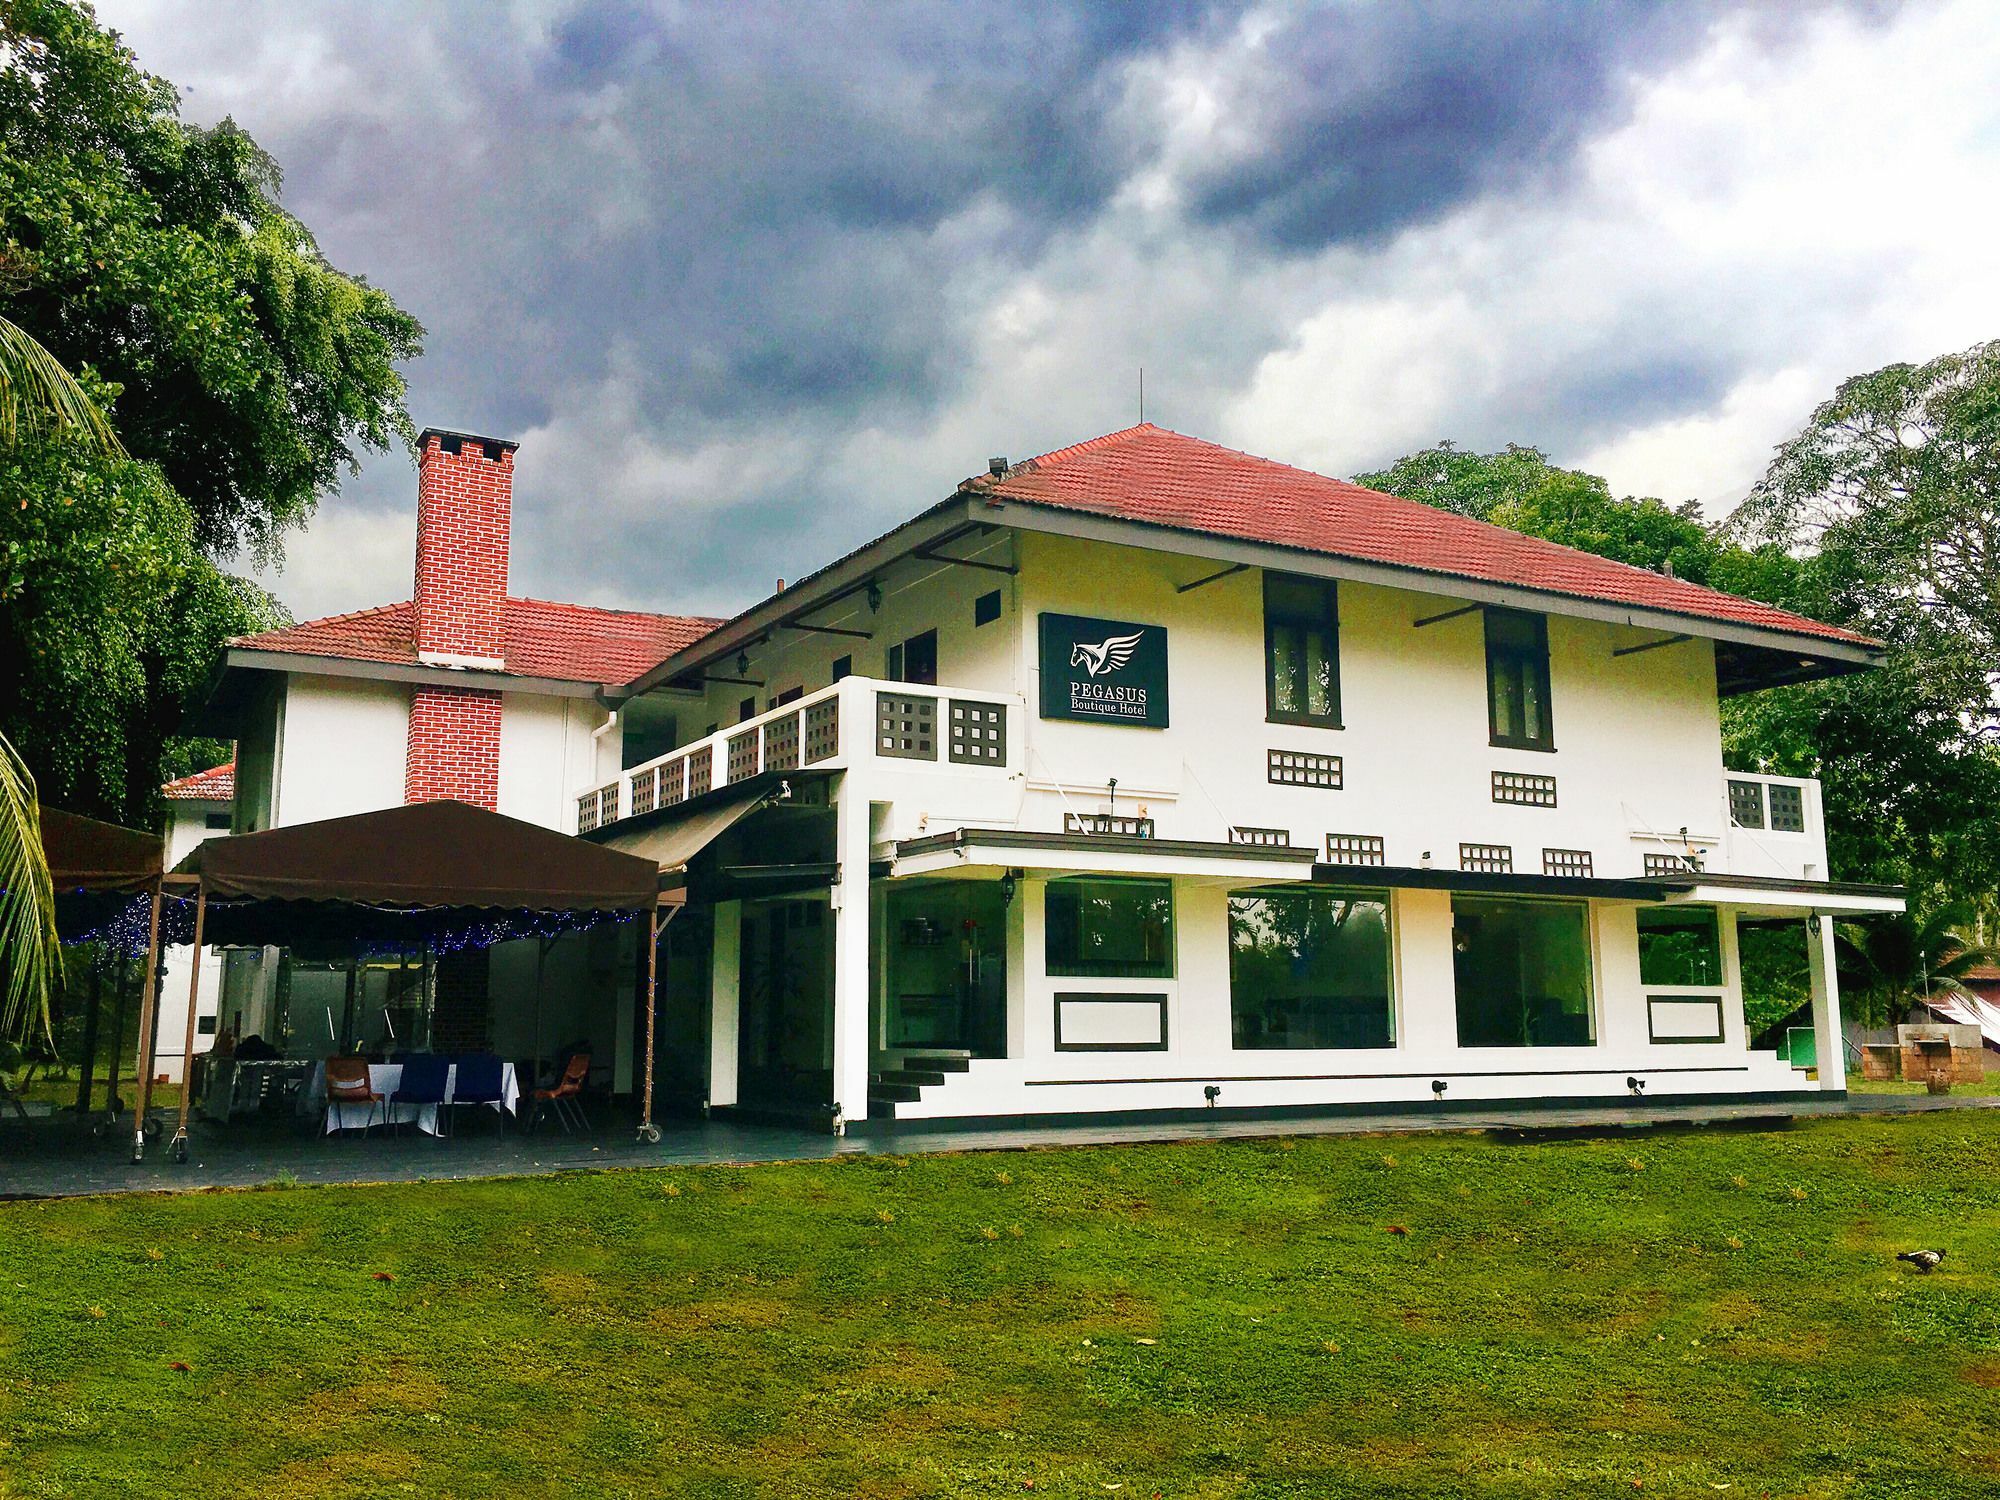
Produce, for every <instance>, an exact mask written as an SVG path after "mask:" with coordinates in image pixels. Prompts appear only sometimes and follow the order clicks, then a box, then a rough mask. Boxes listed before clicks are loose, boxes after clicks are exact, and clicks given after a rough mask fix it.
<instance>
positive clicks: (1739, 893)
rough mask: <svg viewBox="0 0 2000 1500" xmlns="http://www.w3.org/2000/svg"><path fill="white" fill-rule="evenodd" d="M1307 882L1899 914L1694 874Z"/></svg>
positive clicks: (1367, 873)
mask: <svg viewBox="0 0 2000 1500" xmlns="http://www.w3.org/2000/svg"><path fill="white" fill-rule="evenodd" d="M1312 878H1313V879H1314V880H1315V881H1317V882H1319V883H1321V884H1324V885H1344V886H1361V887H1363V888H1368V889H1380V888H1395V889H1398V890H1418V891H1464V892H1466V893H1468V894H1471V893H1477V894H1481V895H1495V896H1503V895H1515V896H1575V897H1594V898H1596V899H1599V900H1606V901H1657V902H1670V903H1674V902H1678V903H1687V904H1691V905H1694V904H1698V905H1705V906H1710V905H1712V906H1733V907H1737V908H1738V909H1740V910H1745V911H1753V912H1759V913H1768V914H1770V915H1774V916H1806V915H1809V914H1811V913H1813V912H1820V913H1823V914H1830V915H1831V914H1846V913H1854V914H1856V915H1860V914H1863V913H1867V912H1895V911H1901V910H1902V909H1903V891H1902V888H1901V887H1900V886H1893V885H1862V884H1857V883H1853V882H1842V881H1831V880H1782V879H1767V878H1764V877H1761V876H1750V875H1714V874H1706V873H1700V872H1696V873H1690V874H1686V875H1669V876H1648V877H1645V878H1642V879H1629V880H1619V879H1608V878H1607V879H1599V878H1596V877H1592V876H1587V875H1581V876H1579V875H1534V874H1529V873H1526V872H1521V873H1511V872H1509V873H1501V872H1497V871H1484V870H1441V869H1427V868H1423V867H1420V866H1413V865H1329V864H1316V865H1314V866H1313V873H1312Z"/></svg>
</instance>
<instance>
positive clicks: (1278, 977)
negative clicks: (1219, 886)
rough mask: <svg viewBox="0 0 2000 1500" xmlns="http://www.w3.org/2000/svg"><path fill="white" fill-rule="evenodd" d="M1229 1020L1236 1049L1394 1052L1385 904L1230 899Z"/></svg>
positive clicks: (1350, 895)
mask: <svg viewBox="0 0 2000 1500" xmlns="http://www.w3.org/2000/svg"><path fill="white" fill-rule="evenodd" d="M1229 1011H1230V1022H1231V1033H1232V1035H1233V1037H1234V1041H1235V1045H1236V1046H1237V1047H1238V1048H1239V1049H1248V1050H1261V1049H1266V1048H1270V1049H1277V1048H1311V1047H1389V1046H1393V1045H1394V1044H1395V1000H1394V997H1393V992H1392V988H1391V978H1390V964H1389V903H1388V899H1387V897H1386V896H1384V895H1383V894H1382V893H1381V892H1379V891H1378V892H1374V893H1368V892H1360V891H1338V890H1310V891H1268V892H1265V891H1256V892H1248V893H1245V894H1243V895H1240V896H1231V897H1230V898H1229Z"/></svg>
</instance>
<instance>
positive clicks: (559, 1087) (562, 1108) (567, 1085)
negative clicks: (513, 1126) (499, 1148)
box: [528, 1052, 590, 1135]
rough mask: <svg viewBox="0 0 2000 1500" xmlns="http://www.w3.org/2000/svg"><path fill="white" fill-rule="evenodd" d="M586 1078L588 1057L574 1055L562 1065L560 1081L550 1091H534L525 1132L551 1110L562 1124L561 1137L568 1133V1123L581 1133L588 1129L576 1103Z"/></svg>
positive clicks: (577, 1053)
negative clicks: (576, 1126)
mask: <svg viewBox="0 0 2000 1500" xmlns="http://www.w3.org/2000/svg"><path fill="white" fill-rule="evenodd" d="M589 1077H590V1054H589V1053H588V1052H574V1053H571V1054H570V1059H569V1061H568V1062H567V1063H565V1064H564V1065H563V1070H562V1077H561V1078H559V1079H557V1080H556V1083H555V1086H554V1087H553V1088H538V1089H536V1090H535V1108H534V1112H533V1113H532V1114H530V1115H529V1116H528V1129H530V1130H533V1129H534V1128H535V1121H537V1120H539V1119H541V1117H542V1111H543V1110H544V1109H553V1110H554V1111H555V1115H556V1119H558V1120H559V1121H561V1122H562V1128H563V1134H564V1135H568V1134H569V1133H570V1123H571V1121H574V1122H575V1123H576V1124H577V1125H578V1126H579V1127H581V1128H582V1129H584V1130H588V1129H590V1119H589V1117H588V1116H586V1115H585V1114H584V1112H583V1105H582V1104H581V1103H580V1102H579V1100H580V1098H581V1096H582V1094H583V1085H584V1080H585V1079H587V1078H589Z"/></svg>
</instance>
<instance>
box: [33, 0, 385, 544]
mask: <svg viewBox="0 0 2000 1500" xmlns="http://www.w3.org/2000/svg"><path fill="white" fill-rule="evenodd" d="M0 63H4V67H0V313H4V314H5V315H7V316H10V317H12V318H13V319H14V320H15V321H16V322H17V323H19V324H20V325H21V326H22V327H23V328H25V329H27V330H28V331H29V332H30V333H32V334H34V335H35V336H36V337H37V338H38V339H40V340H41V342H42V343H43V344H45V345H46V346H47V347H48V348H49V350H50V351H51V352H52V353H54V354H55V356H56V357H57V358H58V359H60V360H62V361H63V362H64V363H65V364H67V365H68V366H69V367H70V368H71V369H82V368H85V367H88V368H90V369H92V370H95V371H96V372H97V373H98V374H99V375H100V376H101V377H102V378H103V379H104V380H106V381H107V382H110V383H112V384H114V385H116V386H118V387H120V388H121V390H122V394H121V395H120V396H119V398H118V405H117V409H116V420H117V425H118V430H119V432H120V434H121V436H122V437H123V438H124V440H125V444H126V446H127V447H128V448H130V449H131V451H132V453H133V455H134V456H135V457H138V458H141V459H148V460H151V461H153V462H155V463H157V464H158V465H159V466H160V469H161V471H162V472H163V473H164V474H165V476H166V480H167V482H168V484H170V485H171V486H172V487H173V488H174V490H175V491H176V492H177V493H179V494H180V495H181V496H183V497H184V498H185V499H186V501H187V502H188V506H189V509H190V510H191V512H192V514H193V516H194V525H195V537H196V540H197V541H198V542H199V543H200V544H201V546H202V547H203V548H204V549H205V550H208V551H209V552H211V553H220V552H222V551H225V550H227V549H229V548H232V547H235V546H237V545H249V546H251V547H255V548H263V549H270V548H272V547H275V546H276V545H277V544H278V543H279V542H280V541H281V539H282V537H283V534H284V532H285V530H286V529H287V528H289V527H292V526H295V525H298V524H299V523H301V522H302V521H304V520H305V519H306V518H307V517H308V516H309V515H310V514H311V513H312V509H313V506H314V503H315V500H316V497H317V496H319V495H320V494H323V493H331V492H332V491H333V490H335V489H337V488H338V485H339V482H340V476H341V472H342V469H343V468H345V467H351V466H352V465H353V463H354V461H355V453H356V448H357V447H362V448H372V449H378V450H381V449H386V448H387V447H388V445H389V444H390V443H391V442H392V441H395V440H397V439H398V438H401V439H402V440H404V441H405V442H407V441H408V440H409V439H410V437H411V436H412V428H411V424H410V420H409V416H408V413H407V412H406V410H405V409H404V384H403V378H402V376H401V374H400V373H399V372H398V370H397V362H398V361H400V360H405V359H409V358H411V357H413V356H414V355H415V354H416V353H417V352H418V347H419V340H420V338H421V335H422V331H423V330H422V329H421V328H420V327H419V326H418V324H417V322H416V320H415V319H413V318H412V317H410V316H409V314H407V313H405V312H403V311H402V310H401V309H400V308H398V307H397V306H396V304H395V303H394V302H393V301H392V300H391V299H390V298H389V296H388V295H387V294H386V293H384V292H382V291H380V290H377V289H376V288H374V287H371V286H369V285H368V284H367V282H366V281H365V280H363V279H362V278H360V277H356V276H351V275H347V274H345V273H343V272H341V271H339V270H337V269H336V268H335V267H333V266H332V265H330V264H328V262H327V261H326V259H325V257H324V256H323V255H321V253H320V251H319V249H318V247H317V246H316V245H315V244H314V242H313V239H312V236H311V234H310V233H308V231H307V230H306V228H305V226H304V225H302V224H301V223H299V221H298V220H297V219H295V218H293V217H292V216H291V215H290V214H288V213H286V212H285V211H284V209H283V208H281V207H280V206H279V203H278V190H279V186H280V178H279V172H278V168H277V166H276V164H275V163H273V162H272V160H271V158H270V157H268V156H267V155H266V154H265V153H264V152H263V151H262V150H261V149H259V148H258V146H257V144H256V142H255V141H253V140H252V139H251V138H250V137H249V136H248V135H247V134H246V133H245V132H244V131H242V130H241V129H240V128H238V127H237V126H236V125H235V124H234V123H233V122H231V121H228V120H224V121H223V122H222V123H221V124H220V125H217V126H215V127H214V128H212V129H198V128H196V127H194V126H191V125H188V124H186V123H185V122H183V121H182V120H181V119H180V117H179V111H178V100H177V96H176V94H175V91H174V89H173V87H172V85H170V84H168V83H166V82H165V81H163V80H161V79H158V78H155V77H152V76H151V75H149V74H147V73H145V72H143V71H141V70H140V68H139V67H138V65H137V63H136V61H135V60H134V58H133V56H132V53H131V52H130V50H129V49H127V48H126V47H125V46H124V45H123V43H122V42H120V40H119V39H118V37H117V36H116V34H115V33H113V32H110V31H107V30H105V29H104V28H103V27H101V26H100V25H99V24H98V23H97V19H96V17H95V15H94V14H93V13H92V11H91V10H90V8H89V7H88V6H87V5H83V4H77V3H69V0H0Z"/></svg>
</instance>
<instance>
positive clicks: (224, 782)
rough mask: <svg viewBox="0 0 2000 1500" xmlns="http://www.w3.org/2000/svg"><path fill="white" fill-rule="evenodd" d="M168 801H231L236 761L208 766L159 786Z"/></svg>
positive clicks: (233, 798)
mask: <svg viewBox="0 0 2000 1500" xmlns="http://www.w3.org/2000/svg"><path fill="white" fill-rule="evenodd" d="M160 795H161V796H163V797H165V798H166V799H167V800H168V801H169V802H233V801H234V800H235V799H236V762H235V761H233V760H232V761H231V762H230V763H229V764H228V765H226V766H210V767H209V768H208V769H207V770H206V771H196V772H195V773H194V774H193V775H192V776H183V777H181V778H179V779H178V780H176V781H170V782H168V783H167V784H166V785H165V786H163V787H161V788H160Z"/></svg>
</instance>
